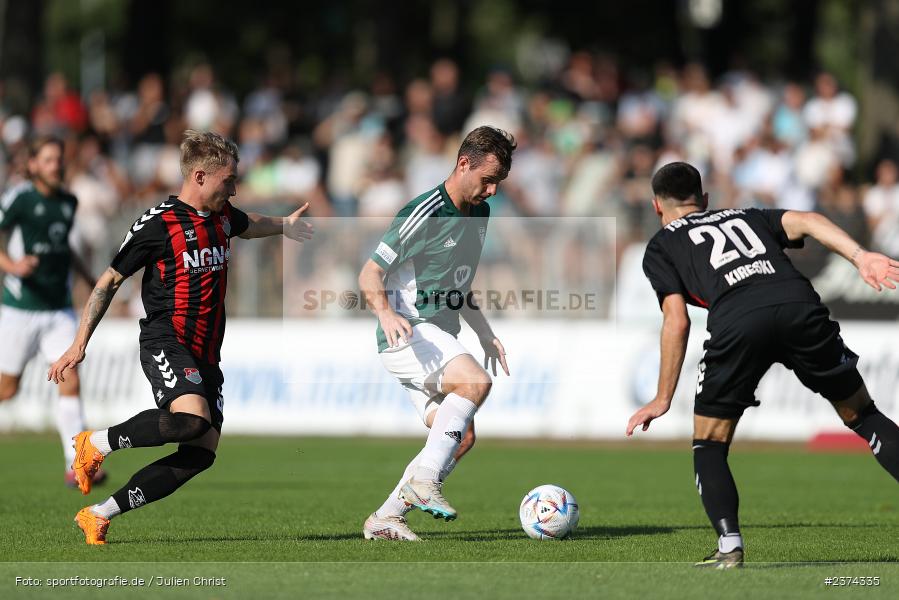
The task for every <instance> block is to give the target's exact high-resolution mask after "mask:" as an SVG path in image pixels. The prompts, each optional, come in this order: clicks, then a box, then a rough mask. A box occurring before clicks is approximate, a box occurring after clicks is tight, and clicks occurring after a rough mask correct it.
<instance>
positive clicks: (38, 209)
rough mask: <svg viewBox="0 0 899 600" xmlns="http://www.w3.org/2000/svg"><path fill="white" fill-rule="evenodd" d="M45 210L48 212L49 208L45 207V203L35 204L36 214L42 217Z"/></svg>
mask: <svg viewBox="0 0 899 600" xmlns="http://www.w3.org/2000/svg"><path fill="white" fill-rule="evenodd" d="M45 212H47V209H46V208H44V205H43V204H37V205H35V207H34V216H36V217H40V216H41V215H43V214H44V213H45Z"/></svg>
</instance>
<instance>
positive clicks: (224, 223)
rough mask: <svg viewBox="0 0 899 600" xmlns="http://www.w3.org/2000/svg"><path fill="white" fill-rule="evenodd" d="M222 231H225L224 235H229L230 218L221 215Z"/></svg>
mask: <svg viewBox="0 0 899 600" xmlns="http://www.w3.org/2000/svg"><path fill="white" fill-rule="evenodd" d="M222 231H224V232H225V235H227V236H228V237H231V219H229V218H228V217H226V216H225V215H222Z"/></svg>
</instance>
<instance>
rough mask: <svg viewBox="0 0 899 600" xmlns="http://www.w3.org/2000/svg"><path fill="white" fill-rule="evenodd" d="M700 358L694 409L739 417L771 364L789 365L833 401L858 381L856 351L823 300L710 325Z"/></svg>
mask: <svg viewBox="0 0 899 600" xmlns="http://www.w3.org/2000/svg"><path fill="white" fill-rule="evenodd" d="M704 348H705V352H704V354H703V358H702V360H701V361H700V363H699V375H698V379H697V384H696V402H695V405H694V409H693V412H694V414H697V415H700V416H704V417H714V418H718V419H734V418H739V417H740V416H741V415H742V414H743V411H744V410H746V409H747V408H749V407H750V406H758V405H759V402H758V401H757V400H756V399H755V390H756V387H758V384H759V380H760V379H761V378H762V376H763V375H764V374H765V373H766V372H767V371H768V369H769V368H770V367H771V365H772V364H774V363H776V362H779V363H781V364H783V365H784V366H785V367H786V368H788V369H790V370H792V371H793V372H794V373H796V376H797V377H799V380H800V381H801V382H802V383H803V385H805V386H806V387H807V388H809V389H810V390H812V391H813V392H816V393H818V394H821V395H822V396H824V397H825V398H827V399H828V400H829V401H831V402H836V401H840V400H845V399H846V398H848V397H849V396H851V395H852V394H853V393H855V392H856V391H857V390H858V389H859V388H860V387H861V385H862V378H861V375H859V372H858V369H857V365H858V355H856V354H855V353H854V352H852V350H850V349H849V348H847V347H846V345H845V344H844V343H843V338H841V337H840V326H839V324H837V323H836V322H835V321H831V320H830V315H829V313H828V311H827V308H826V307H825V306H823V305H821V304H811V303H803V302H794V303H788V304H780V305H776V306H768V307H764V308H758V309H755V310H753V311H751V312H748V313H746V314H744V315H742V316H741V317H739V318H738V319H736V320H734V321H732V322H730V323H728V324H727V325H726V326H723V327H721V328H720V330H714V331H712V335H711V337H710V338H709V340H708V341H706V343H705V346H704Z"/></svg>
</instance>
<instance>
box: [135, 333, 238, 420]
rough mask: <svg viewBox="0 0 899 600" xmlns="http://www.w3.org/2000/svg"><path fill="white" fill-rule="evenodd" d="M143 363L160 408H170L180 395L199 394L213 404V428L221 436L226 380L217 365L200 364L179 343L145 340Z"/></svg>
mask: <svg viewBox="0 0 899 600" xmlns="http://www.w3.org/2000/svg"><path fill="white" fill-rule="evenodd" d="M140 364H141V366H142V367H143V369H144V375H146V376H147V379H148V380H149V381H150V385H151V386H152V388H153V398H154V399H155V400H156V406H158V407H159V408H166V407H167V406H168V405H169V404H170V403H171V402H172V400H174V399H175V398H178V397H179V396H183V395H185V394H199V395H200V396H203V397H204V398H206V403H207V404H208V405H209V414H210V415H212V426H213V427H215V429H216V431H218V432H219V433H221V431H222V423H223V421H224V419H225V417H224V415H223V414H222V405H223V399H222V383H224V381H225V378H224V377H223V376H222V370H221V369H220V368H219V366H218V365H217V364H214V365H213V364H208V363H204V362H202V361H198V360H197V359H195V358H194V356H193V355H192V354H191V353H190V350H188V349H187V348H185V347H184V346H182V345H181V344H179V343H178V342H177V341H171V342H169V341H146V342H144V341H142V342H141V345H140Z"/></svg>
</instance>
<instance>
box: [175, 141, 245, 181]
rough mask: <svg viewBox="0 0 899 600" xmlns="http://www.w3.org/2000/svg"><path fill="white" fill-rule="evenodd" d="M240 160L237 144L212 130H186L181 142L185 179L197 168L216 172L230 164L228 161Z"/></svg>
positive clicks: (182, 168)
mask: <svg viewBox="0 0 899 600" xmlns="http://www.w3.org/2000/svg"><path fill="white" fill-rule="evenodd" d="M231 159H234V162H235V163H236V162H240V157H239V156H238V153H237V144H235V143H234V142H232V141H231V140H228V139H225V138H223V137H222V136H220V135H219V134H217V133H213V132H212V131H194V130H193V129H188V130H187V131H185V132H184V141H182V142H181V175H183V176H184V178H185V179H187V178H188V177H190V174H191V173H192V172H193V171H194V170H195V169H202V170H204V171H208V172H210V173H214V172H216V171H218V170H219V169H221V168H222V167H224V166H225V165H227V164H228V161H229V160H231Z"/></svg>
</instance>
